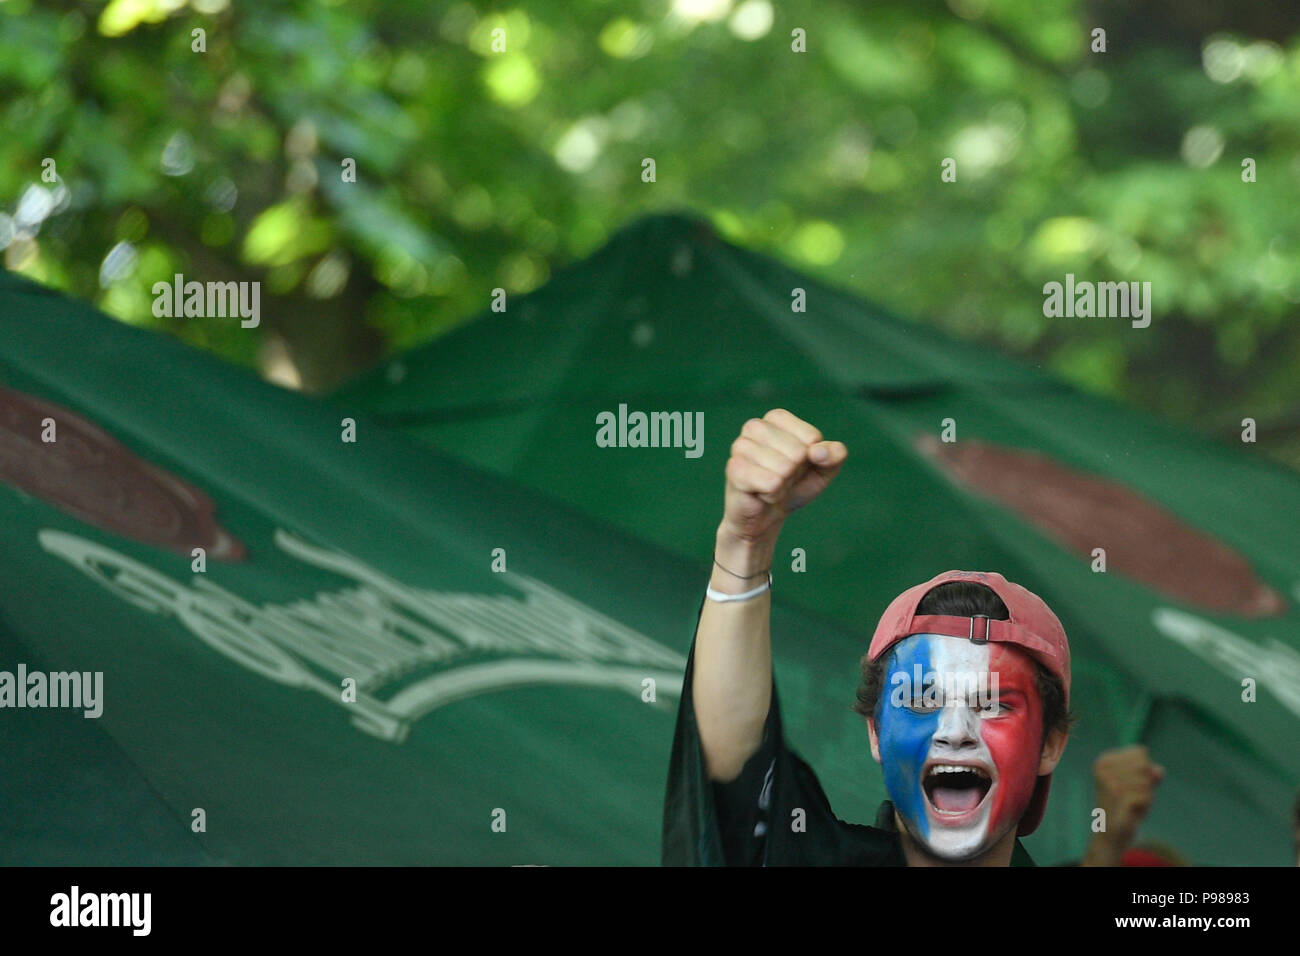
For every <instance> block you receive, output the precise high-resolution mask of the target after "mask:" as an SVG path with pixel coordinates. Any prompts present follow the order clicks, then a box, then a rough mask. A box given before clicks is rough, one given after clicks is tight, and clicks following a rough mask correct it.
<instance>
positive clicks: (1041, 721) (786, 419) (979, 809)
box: [663, 409, 1070, 866]
mask: <svg viewBox="0 0 1300 956" xmlns="http://www.w3.org/2000/svg"><path fill="white" fill-rule="evenodd" d="M731 451H732V455H731V459H730V460H729V461H728V462H727V468H726V478H727V483H726V505H725V514H724V517H723V521H722V524H721V525H720V526H719V528H718V534H717V539H716V548H715V557H714V568H713V575H712V578H711V580H710V582H709V587H708V589H707V591H706V596H705V600H704V601H703V602H702V605H701V609H700V619H699V624H698V627H697V630H696V634H695V640H694V641H693V642H692V645H691V651H690V655H689V658H688V661H687V667H686V674H685V680H684V684H683V690H682V697H681V703H680V706H679V710H678V721H677V732H676V737H675V740H674V743H673V753H672V758H671V763H670V769H669V779H668V794H667V799H666V800H665V805H664V844H663V862H664V863H665V864H669V865H673V864H705V865H721V864H727V865H760V864H761V865H768V866H772V865H857V866H891V865H894V866H904V865H910V866H926V865H993V866H997V865H1002V866H1005V865H1008V864H1011V865H1033V861H1032V860H1030V859H1029V856H1028V854H1027V853H1026V852H1025V850H1024V847H1023V846H1022V845H1021V844H1020V842H1019V840H1018V839H1017V836H1018V835H1023V834H1027V833H1030V832H1032V831H1033V830H1034V829H1035V828H1036V827H1037V825H1038V823H1039V821H1040V820H1041V818H1042V814H1043V809H1044V807H1045V805H1046V801H1047V793H1048V786H1049V783H1050V778H1051V773H1052V771H1053V770H1054V769H1055V767H1056V763H1057V761H1058V760H1059V759H1060V756H1061V753H1062V751H1063V750H1064V747H1065V742H1066V737H1067V735H1068V729H1069V715H1068V701H1069V687H1070V656H1069V646H1068V644H1067V642H1066V637H1065V631H1064V629H1063V628H1062V627H1061V623H1060V621H1058V620H1057V618H1056V616H1055V615H1054V614H1053V613H1052V612H1051V610H1050V609H1049V608H1048V607H1047V605H1046V604H1045V603H1043V601H1042V600H1041V599H1040V598H1038V597H1037V596H1036V595H1034V594H1033V593H1031V592H1030V591H1028V590H1026V589H1025V588H1023V587H1020V586H1019V585H1016V584H1012V583H1011V582H1009V581H1007V580H1006V579H1005V578H1004V577H1003V576H1002V575H1000V574H997V573H995V572H970V571H949V572H945V573H944V574H940V575H937V576H936V577H934V578H932V579H931V580H929V581H927V582H925V583H924V584H918V585H916V586H915V587H912V588H909V589H908V590H906V591H904V592H903V593H902V594H900V595H899V596H898V597H896V598H895V599H894V600H893V601H892V602H891V603H890V605H889V607H888V608H887V609H886V611H885V613H884V615H883V616H882V617H881V619H880V622H879V624H878V625H877V627H876V631H875V635H874V637H873V639H872V641H871V645H870V648H869V650H868V652H867V654H866V655H865V656H864V657H863V659H862V684H861V686H860V687H859V689H858V694H857V703H856V704H855V705H854V709H855V710H857V711H858V712H859V713H860V714H862V715H863V717H865V718H866V724H867V731H868V737H869V741H870V747H871V752H872V755H873V756H874V757H875V759H876V760H877V761H878V762H879V763H880V765H881V768H882V770H883V772H884V778H885V788H886V790H887V791H888V793H889V797H890V799H889V800H886V801H885V802H884V803H883V804H882V805H881V808H880V811H879V813H878V814H877V818H876V821H875V825H874V826H863V825H860V824H853V823H847V822H845V821H842V820H840V819H839V818H838V817H836V816H835V814H834V813H833V812H832V810H831V807H830V804H829V802H828V801H827V799H826V796H825V794H824V793H823V792H822V789H821V786H820V784H819V783H818V781H817V778H816V775H815V774H814V773H813V771H812V768H811V767H809V766H808V765H807V764H806V763H805V762H804V761H803V760H802V759H800V758H799V756H798V755H797V754H795V753H794V752H793V751H792V750H790V749H789V748H788V747H787V746H786V745H785V741H784V732H783V729H782V723H781V711H780V705H779V702H778V699H777V694H776V687H775V682H774V680H773V676H772V662H771V647H770V613H771V601H770V585H771V574H770V568H771V565H772V558H773V556H774V554H775V549H776V537H777V535H778V533H779V531H780V528H781V526H782V524H783V522H784V520H785V517H786V516H787V515H788V514H789V513H791V512H792V511H794V510H795V509H797V508H799V507H802V506H803V505H805V504H807V503H808V502H809V501H811V500H813V499H814V498H815V497H817V495H819V494H820V493H821V492H822V491H823V490H824V489H825V488H826V486H827V485H829V484H830V482H831V480H832V479H833V478H834V477H835V475H836V474H837V473H838V471H839V468H840V466H841V465H842V464H843V463H844V460H845V458H846V457H847V449H846V448H845V447H844V445H843V444H842V443H840V442H828V441H824V440H823V439H822V435H821V433H820V432H819V431H818V430H817V429H816V428H814V427H813V426H812V425H810V424H808V423H807V422H805V421H802V420H801V419H799V418H797V417H796V416H794V415H793V414H791V413H790V412H788V411H785V410H784V409H773V410H772V411H770V412H768V413H767V415H765V416H764V417H763V418H762V419H751V420H750V421H748V422H746V423H745V426H744V428H743V429H742V431H741V435H740V437H739V438H737V440H736V442H735V443H734V444H733V445H732V449H731Z"/></svg>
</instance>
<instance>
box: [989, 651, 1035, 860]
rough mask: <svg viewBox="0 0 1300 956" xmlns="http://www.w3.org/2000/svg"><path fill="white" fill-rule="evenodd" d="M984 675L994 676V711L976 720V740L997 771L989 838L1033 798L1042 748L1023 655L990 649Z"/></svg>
mask: <svg viewBox="0 0 1300 956" xmlns="http://www.w3.org/2000/svg"><path fill="white" fill-rule="evenodd" d="M989 671H990V673H996V674H997V675H998V697H999V705H1000V707H999V710H1000V712H999V713H998V714H997V716H989V717H986V718H985V719H984V720H982V721H980V736H981V737H982V738H983V740H984V743H985V745H986V746H987V747H988V748H989V753H990V754H991V755H992V756H993V763H994V765H995V766H996V767H997V769H998V787H997V792H996V793H995V794H993V798H994V799H993V809H992V813H991V814H990V817H989V834H990V835H993V834H999V833H1003V832H1005V831H1006V830H1007V829H1008V828H1010V827H1012V826H1014V825H1015V823H1016V821H1018V820H1019V819H1020V817H1021V816H1022V815H1023V814H1024V812H1025V808H1026V807H1027V806H1029V800H1030V798H1031V797H1032V796H1033V794H1034V787H1035V785H1036V784H1037V783H1038V764H1039V761H1040V759H1041V757H1042V749H1043V748H1042V739H1043V737H1042V734H1043V702H1042V700H1041V699H1040V698H1039V696H1038V680H1037V673H1036V671H1035V669H1034V663H1033V659H1032V658H1030V657H1029V656H1028V655H1026V654H1024V653H1022V652H1021V651H1019V650H1016V649H1015V648H1013V647H1010V646H1008V645H1005V644H990V645H989Z"/></svg>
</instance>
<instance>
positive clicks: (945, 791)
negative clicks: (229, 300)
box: [921, 763, 993, 815]
mask: <svg viewBox="0 0 1300 956" xmlns="http://www.w3.org/2000/svg"><path fill="white" fill-rule="evenodd" d="M921 786H922V788H923V789H924V790H925V795H926V797H927V798H928V799H929V801H930V806H931V807H932V808H934V810H935V812H937V813H940V814H954V815H955V814H963V813H969V812H970V811H972V810H974V809H975V808H976V807H978V806H979V805H980V804H981V803H983V802H984V798H985V797H986V796H988V792H989V790H990V789H991V788H992V786H993V778H992V777H990V776H989V774H988V773H987V772H985V771H984V770H983V769H982V768H981V767H975V766H971V765H969V764H954V763H936V764H931V765H930V768H929V769H928V770H927V771H926V774H925V779H924V780H923V781H922V782H921Z"/></svg>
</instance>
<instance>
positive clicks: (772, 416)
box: [718, 408, 849, 545]
mask: <svg viewBox="0 0 1300 956" xmlns="http://www.w3.org/2000/svg"><path fill="white" fill-rule="evenodd" d="M848 454H849V450H848V449H847V448H846V447H844V444H843V443H842V442H837V441H824V440H823V439H822V433H821V432H820V431H818V430H817V429H816V428H814V427H813V426H812V425H810V424H808V423H807V422H806V421H804V420H803V419H801V418H798V417H796V416H795V415H792V414H791V413H790V412H788V411H786V410H785V409H784V408H774V409H772V410H771V411H770V412H768V413H767V414H766V415H764V416H763V417H762V418H751V419H750V420H749V421H747V422H745V425H744V427H743V428H742V429H741V430H740V437H738V438H737V439H736V440H735V441H734V442H733V443H732V445H731V458H730V459H729V460H728V461H727V490H726V503H725V512H724V515H723V519H722V525H721V526H720V527H719V529H718V531H719V535H720V536H722V537H730V538H733V539H734V540H736V541H745V542H756V543H763V544H769V545H774V543H775V540H776V536H777V535H778V534H779V533H780V530H781V525H782V523H784V521H785V519H786V516H787V515H789V514H790V513H791V512H793V511H796V510H797V509H799V508H802V507H803V506H804V505H806V504H807V503H808V502H810V501H812V500H813V499H814V498H816V497H817V496H818V495H819V494H821V493H822V492H823V491H824V490H825V489H826V486H827V485H829V484H830V483H831V481H832V480H833V479H834V478H835V476H836V475H837V474H838V473H839V470H840V466H841V465H843V464H844V460H845V458H847V457H848Z"/></svg>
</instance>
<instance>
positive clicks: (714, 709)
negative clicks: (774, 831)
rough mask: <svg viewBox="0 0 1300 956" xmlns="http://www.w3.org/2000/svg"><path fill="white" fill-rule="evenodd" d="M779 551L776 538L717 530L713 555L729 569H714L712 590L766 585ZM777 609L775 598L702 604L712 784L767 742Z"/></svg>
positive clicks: (703, 701) (701, 723)
mask: <svg viewBox="0 0 1300 956" xmlns="http://www.w3.org/2000/svg"><path fill="white" fill-rule="evenodd" d="M775 545H776V542H775V539H772V540H771V541H767V542H763V543H752V542H748V543H747V542H745V541H742V540H739V539H736V538H734V537H732V536H730V535H728V534H726V533H725V532H724V531H723V530H722V529H721V528H719V531H718V535H717V538H716V541H715V551H714V555H715V558H716V561H717V562H718V563H720V564H722V565H724V566H725V567H726V569H727V570H723V568H721V567H718V564H717V563H715V564H714V566H713V574H712V577H711V578H710V582H709V583H710V586H711V587H713V588H714V589H715V590H718V591H722V592H724V593H727V594H739V593H742V592H744V591H749V590H752V589H753V588H755V587H757V586H758V585H760V584H762V583H763V582H764V581H766V580H767V574H766V571H767V569H769V568H770V567H771V565H772V557H773V554H774V553H775ZM729 571H730V572H734V574H732V573H728V572H729ZM760 571H762V572H764V573H763V574H757V572H760ZM738 575H743V576H745V577H744V578H743V579H742V577H739V576H738ZM751 575H753V576H752V577H751ZM771 607H772V602H771V593H770V592H767V593H763V594H760V595H758V596H757V597H753V598H749V599H748V600H745V601H727V602H718V601H713V600H706V601H705V602H704V608H703V611H702V612H701V614H700V622H699V628H698V630H697V631H696V635H695V667H694V680H693V683H692V695H693V699H694V702H695V719H696V724H697V726H698V727H699V734H700V745H701V747H702V748H703V751H704V760H705V766H706V768H707V770H708V774H709V777H710V778H711V779H713V780H721V781H727V780H733V779H735V777H736V776H737V775H739V773H740V771H741V769H742V768H743V767H744V765H745V761H746V760H747V759H748V758H749V757H750V756H751V755H752V754H753V753H754V751H756V750H757V749H758V746H759V744H760V743H761V742H762V739H763V727H764V724H765V723H766V721H767V713H768V707H769V706H770V704H771V697H772V647H771Z"/></svg>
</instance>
